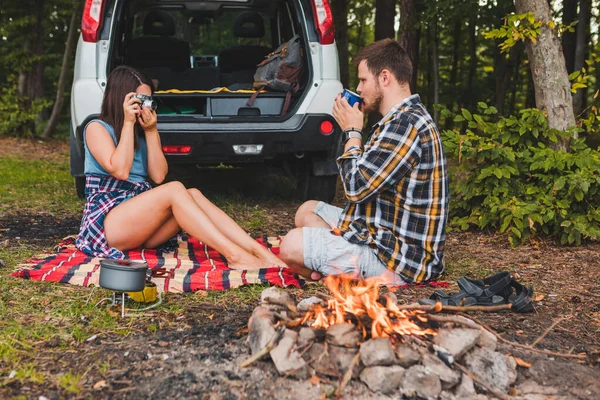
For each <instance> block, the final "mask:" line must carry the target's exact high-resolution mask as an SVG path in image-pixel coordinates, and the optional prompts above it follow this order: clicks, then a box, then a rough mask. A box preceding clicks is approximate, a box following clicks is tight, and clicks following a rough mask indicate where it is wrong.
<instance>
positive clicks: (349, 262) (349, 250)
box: [302, 202, 405, 285]
mask: <svg viewBox="0 0 600 400" xmlns="http://www.w3.org/2000/svg"><path fill="white" fill-rule="evenodd" d="M342 211H343V210H342V209H341V208H339V207H335V206H332V205H330V204H327V203H323V202H319V203H318V204H317V206H316V208H315V214H317V215H318V216H319V217H321V218H322V219H323V220H324V221H325V222H327V223H328V224H330V225H332V227H334V226H337V223H338V221H339V219H340V215H341V214H342ZM302 234H303V240H304V265H305V266H306V267H307V268H309V269H311V270H313V271H317V272H320V273H321V274H323V275H338V274H349V275H354V276H355V277H356V278H370V277H375V276H379V277H381V278H384V282H385V283H386V284H388V285H403V284H404V283H405V282H404V281H403V280H402V278H400V276H399V275H397V274H396V273H394V272H393V271H390V270H389V269H387V268H386V267H385V265H384V264H383V263H382V262H381V260H379V258H378V257H377V254H376V250H374V249H372V248H371V247H369V246H367V245H362V244H354V243H350V242H348V241H347V240H346V239H344V238H343V237H341V236H337V235H334V234H332V233H331V230H330V229H327V228H302Z"/></svg>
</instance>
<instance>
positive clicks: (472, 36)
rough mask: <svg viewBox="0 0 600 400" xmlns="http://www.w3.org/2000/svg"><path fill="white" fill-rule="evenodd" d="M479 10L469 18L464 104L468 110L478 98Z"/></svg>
mask: <svg viewBox="0 0 600 400" xmlns="http://www.w3.org/2000/svg"><path fill="white" fill-rule="evenodd" d="M476 26H477V10H475V11H473V13H472V14H471V17H470V18H469V71H468V75H467V91H466V95H467V97H466V99H465V101H464V103H465V104H466V107H467V108H471V107H472V105H473V102H474V100H475V99H476V98H477V96H475V93H473V79H474V78H475V72H476V70H477V31H476Z"/></svg>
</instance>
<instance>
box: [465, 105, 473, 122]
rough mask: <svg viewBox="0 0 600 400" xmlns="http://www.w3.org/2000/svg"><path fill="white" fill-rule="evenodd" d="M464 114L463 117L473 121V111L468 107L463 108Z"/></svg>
mask: <svg viewBox="0 0 600 400" xmlns="http://www.w3.org/2000/svg"><path fill="white" fill-rule="evenodd" d="M462 115H463V117H465V119H466V120H467V121H471V120H472V119H473V117H472V116H471V113H470V112H469V110H467V109H466V108H463V109H462Z"/></svg>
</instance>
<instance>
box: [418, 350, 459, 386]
mask: <svg viewBox="0 0 600 400" xmlns="http://www.w3.org/2000/svg"><path fill="white" fill-rule="evenodd" d="M423 366H424V367H425V368H427V370H428V371H430V372H433V373H434V374H435V375H437V377H438V378H439V379H440V382H441V383H442V389H444V390H448V389H452V388H453V387H454V386H456V385H457V384H458V382H460V374H459V373H458V372H456V371H454V370H453V369H452V368H449V367H448V366H447V365H446V364H444V362H443V361H442V360H440V359H439V358H438V357H436V356H434V355H432V354H425V356H423Z"/></svg>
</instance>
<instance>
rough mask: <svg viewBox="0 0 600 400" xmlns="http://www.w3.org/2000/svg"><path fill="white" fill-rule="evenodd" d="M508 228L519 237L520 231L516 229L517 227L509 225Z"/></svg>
mask: <svg viewBox="0 0 600 400" xmlns="http://www.w3.org/2000/svg"><path fill="white" fill-rule="evenodd" d="M510 230H511V231H512V233H513V234H514V235H515V236H516V237H518V238H519V239H521V231H520V230H518V229H517V228H515V227H514V226H511V227H510Z"/></svg>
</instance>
